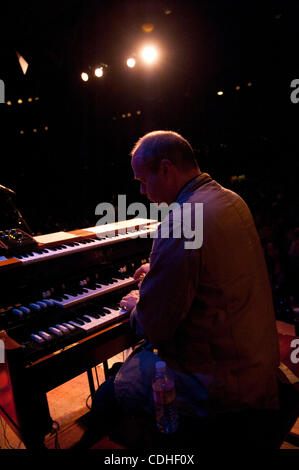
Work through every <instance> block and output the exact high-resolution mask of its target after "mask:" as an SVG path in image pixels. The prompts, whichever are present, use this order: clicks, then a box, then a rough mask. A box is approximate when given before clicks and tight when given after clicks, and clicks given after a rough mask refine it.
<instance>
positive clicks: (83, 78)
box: [81, 72, 89, 82]
mask: <svg viewBox="0 0 299 470" xmlns="http://www.w3.org/2000/svg"><path fill="white" fill-rule="evenodd" d="M81 78H82V80H83V82H87V80H88V78H89V77H88V73H86V72H82V73H81Z"/></svg>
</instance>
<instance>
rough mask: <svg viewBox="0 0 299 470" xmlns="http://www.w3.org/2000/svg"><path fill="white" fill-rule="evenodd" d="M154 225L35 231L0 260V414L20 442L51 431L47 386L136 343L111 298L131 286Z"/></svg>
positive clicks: (35, 442)
mask: <svg viewBox="0 0 299 470" xmlns="http://www.w3.org/2000/svg"><path fill="white" fill-rule="evenodd" d="M157 226H158V223H157V221H154V220H150V219H132V220H128V221H122V222H118V223H116V224H109V225H105V226H97V227H90V228H88V229H81V230H74V231H71V232H57V233H54V234H48V235H41V236H38V237H34V238H35V242H37V245H35V246H33V247H24V250H18V252H17V253H15V254H11V253H9V254H8V253H5V256H1V257H0V282H1V286H2V293H1V303H0V339H1V340H2V342H4V344H5V362H4V364H1V363H0V413H1V415H2V416H3V417H4V418H5V419H6V420H7V421H8V422H9V424H10V425H11V426H12V427H13V428H14V430H15V431H16V432H17V433H18V434H19V436H20V437H21V438H22V440H23V441H24V442H25V445H26V446H27V447H30V448H32V447H38V446H41V445H42V442H43V439H44V436H45V434H46V433H47V432H49V431H50V430H51V426H52V420H51V417H50V415H49V408H48V404H47V399H46V392H47V391H49V390H51V389H52V388H54V387H56V386H58V385H60V384H62V383H64V382H65V381H67V380H70V379H71V378H73V377H75V376H76V375H78V374H80V373H82V372H84V371H86V370H90V368H91V367H94V366H95V365H97V364H99V363H101V362H103V361H105V360H107V359H108V358H109V357H112V356H113V355H115V354H117V353H118V352H121V351H122V350H124V349H126V348H127V347H129V346H130V345H132V344H133V343H134V342H136V336H135V335H134V333H133V332H132V331H131V330H130V327H129V314H128V312H126V311H125V310H124V309H122V308H120V305H119V303H120V300H121V298H122V297H123V296H124V295H125V294H126V293H128V292H129V291H130V290H132V288H135V289H136V288H137V283H136V281H135V280H134V278H133V273H134V271H135V269H136V268H137V267H138V266H139V265H140V264H141V263H142V262H146V261H147V258H148V256H149V252H150V247H151V243H152V240H151V237H152V236H153V234H154V232H155V231H156V229H157Z"/></svg>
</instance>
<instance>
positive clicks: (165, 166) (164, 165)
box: [160, 158, 173, 175]
mask: <svg viewBox="0 0 299 470" xmlns="http://www.w3.org/2000/svg"><path fill="white" fill-rule="evenodd" d="M172 167H173V163H172V162H171V161H170V160H168V158H162V160H161V163H160V168H161V171H162V173H163V175H167V173H168V172H169V170H170V169H171V168H172Z"/></svg>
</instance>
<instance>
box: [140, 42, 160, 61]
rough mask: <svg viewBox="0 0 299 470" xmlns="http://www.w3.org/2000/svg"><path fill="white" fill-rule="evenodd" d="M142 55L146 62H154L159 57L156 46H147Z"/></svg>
mask: <svg viewBox="0 0 299 470" xmlns="http://www.w3.org/2000/svg"><path fill="white" fill-rule="evenodd" d="M141 56H142V58H143V60H144V62H145V63H147V64H152V63H153V62H155V61H156V60H157V58H158V51H157V49H156V48H155V47H152V46H146V47H144V48H143V49H142V51H141Z"/></svg>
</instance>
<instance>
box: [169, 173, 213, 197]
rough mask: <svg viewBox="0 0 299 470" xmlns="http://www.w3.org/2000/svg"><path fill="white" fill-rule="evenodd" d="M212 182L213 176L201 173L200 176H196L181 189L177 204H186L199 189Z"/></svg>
mask: <svg viewBox="0 0 299 470" xmlns="http://www.w3.org/2000/svg"><path fill="white" fill-rule="evenodd" d="M209 181H212V178H211V176H210V175H209V174H208V173H200V174H199V175H197V176H195V177H194V178H192V179H191V180H189V181H187V183H186V184H184V186H183V187H182V188H181V189H180V191H179V193H178V194H177V197H176V199H175V202H179V203H180V204H182V203H184V202H186V201H187V200H188V199H189V198H190V196H191V195H192V194H193V193H194V191H196V189H198V188H199V187H200V186H202V185H204V184H206V183H209Z"/></svg>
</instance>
